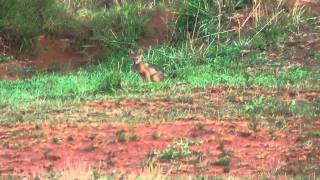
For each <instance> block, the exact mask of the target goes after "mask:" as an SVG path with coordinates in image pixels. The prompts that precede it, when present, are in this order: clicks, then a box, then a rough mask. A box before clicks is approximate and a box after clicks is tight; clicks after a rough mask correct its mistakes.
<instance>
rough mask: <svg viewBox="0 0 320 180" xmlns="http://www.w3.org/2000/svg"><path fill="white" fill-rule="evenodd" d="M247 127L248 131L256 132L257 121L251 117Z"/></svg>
mask: <svg viewBox="0 0 320 180" xmlns="http://www.w3.org/2000/svg"><path fill="white" fill-rule="evenodd" d="M247 126H248V128H249V129H251V130H252V131H254V132H256V131H257V130H258V121H257V119H256V117H251V118H250V120H249V121H248V123H247Z"/></svg>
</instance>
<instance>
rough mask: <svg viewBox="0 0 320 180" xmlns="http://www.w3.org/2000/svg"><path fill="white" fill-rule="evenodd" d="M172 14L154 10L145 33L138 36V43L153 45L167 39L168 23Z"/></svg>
mask: <svg viewBox="0 0 320 180" xmlns="http://www.w3.org/2000/svg"><path fill="white" fill-rule="evenodd" d="M171 20H172V15H171V14H170V13H169V12H168V11H156V12H155V14H154V15H153V17H152V18H151V19H150V21H149V22H148V24H147V29H146V30H145V31H146V34H145V35H144V36H142V37H140V38H139V40H138V43H139V44H140V45H142V46H153V45H157V44H159V43H160V42H163V41H165V40H167V38H168V33H169V28H168V24H169V22H170V21H171Z"/></svg>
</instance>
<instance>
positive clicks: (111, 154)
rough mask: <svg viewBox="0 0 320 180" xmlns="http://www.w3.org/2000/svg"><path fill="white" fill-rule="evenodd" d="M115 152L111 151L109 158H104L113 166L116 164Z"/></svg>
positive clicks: (107, 163) (108, 164)
mask: <svg viewBox="0 0 320 180" xmlns="http://www.w3.org/2000/svg"><path fill="white" fill-rule="evenodd" d="M114 157H115V153H114V152H113V151H110V152H109V153H108V155H107V158H106V159H105V160H104V162H105V163H106V165H107V166H110V167H113V166H114V164H115V161H114V159H113V158H114Z"/></svg>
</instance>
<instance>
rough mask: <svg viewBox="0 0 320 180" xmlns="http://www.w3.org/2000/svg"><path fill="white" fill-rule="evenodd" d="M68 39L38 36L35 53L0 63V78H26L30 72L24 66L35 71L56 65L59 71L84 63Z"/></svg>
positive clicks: (72, 68)
mask: <svg viewBox="0 0 320 180" xmlns="http://www.w3.org/2000/svg"><path fill="white" fill-rule="evenodd" d="M70 41H71V40H69V39H49V38H47V37H45V36H39V37H38V46H39V48H38V53H37V55H35V56H34V57H29V58H27V59H25V60H24V61H17V60H15V61H10V62H5V63H0V79H6V80H16V79H19V78H28V77H30V75H32V74H30V73H28V72H26V71H25V69H26V68H32V69H33V70H34V71H36V72H37V71H41V70H46V69H50V68H52V67H53V66H56V67H58V68H59V69H57V70H59V71H62V72H69V71H71V70H74V69H76V68H78V67H81V66H84V65H86V61H84V58H83V57H82V56H81V55H80V54H78V53H76V52H75V51H74V50H73V49H72V48H71V42H70ZM90 53H91V52H89V54H90ZM92 53H96V52H95V51H94V52H92Z"/></svg>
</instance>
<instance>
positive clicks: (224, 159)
mask: <svg viewBox="0 0 320 180" xmlns="http://www.w3.org/2000/svg"><path fill="white" fill-rule="evenodd" d="M213 164H214V165H218V166H229V165H230V157H229V156H228V155H225V156H221V157H220V158H219V159H217V160H215V161H214V162H213Z"/></svg>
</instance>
